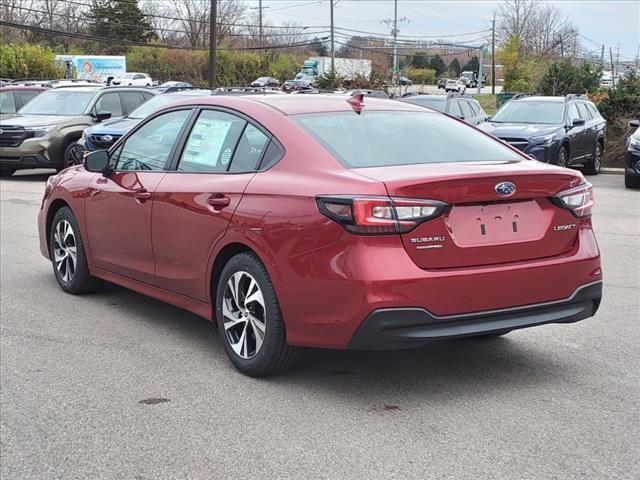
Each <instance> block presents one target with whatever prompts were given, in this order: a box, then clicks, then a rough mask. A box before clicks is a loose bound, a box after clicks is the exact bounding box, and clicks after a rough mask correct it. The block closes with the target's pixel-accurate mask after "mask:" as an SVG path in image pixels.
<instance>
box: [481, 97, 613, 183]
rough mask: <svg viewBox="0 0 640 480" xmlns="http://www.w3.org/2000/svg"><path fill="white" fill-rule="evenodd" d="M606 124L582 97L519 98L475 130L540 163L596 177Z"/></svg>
mask: <svg viewBox="0 0 640 480" xmlns="http://www.w3.org/2000/svg"><path fill="white" fill-rule="evenodd" d="M606 124H607V122H606V120H605V119H604V118H602V116H601V115H600V112H598V109H597V108H596V106H595V105H594V104H593V103H591V102H590V101H589V100H588V99H587V97H586V96H583V95H567V96H566V97H538V96H523V97H520V98H517V99H513V100H510V101H509V102H507V103H505V104H504V105H503V106H502V107H500V109H499V110H498V111H497V112H496V113H495V114H494V115H493V116H492V117H491V118H490V119H489V121H487V122H486V123H483V124H482V125H480V126H479V128H480V129H482V130H484V131H485V132H487V133H490V134H492V135H494V136H496V137H498V138H499V139H501V140H503V141H504V142H506V143H508V144H509V145H511V146H513V147H515V148H517V149H519V150H522V151H523V152H524V153H527V154H529V155H530V156H532V157H534V158H536V159H537V160H540V161H541V162H546V163H554V164H556V165H559V166H561V167H569V166H573V165H582V166H583V167H584V171H585V173H586V174H588V175H597V174H598V173H599V172H600V166H601V163H602V152H603V151H604V136H605V129H606Z"/></svg>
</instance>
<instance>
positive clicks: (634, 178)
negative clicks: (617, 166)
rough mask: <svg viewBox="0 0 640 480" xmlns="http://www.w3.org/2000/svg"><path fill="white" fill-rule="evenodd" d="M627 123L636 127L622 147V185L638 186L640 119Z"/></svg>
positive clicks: (639, 186) (639, 172)
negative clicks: (623, 147)
mask: <svg viewBox="0 0 640 480" xmlns="http://www.w3.org/2000/svg"><path fill="white" fill-rule="evenodd" d="M629 125H630V126H631V127H633V128H635V129H636V131H635V132H633V135H631V136H630V137H629V138H627V144H626V146H625V149H624V186H625V187H627V188H640V128H638V127H640V120H632V121H631V122H630V123H629Z"/></svg>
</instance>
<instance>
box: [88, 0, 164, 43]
mask: <svg viewBox="0 0 640 480" xmlns="http://www.w3.org/2000/svg"><path fill="white" fill-rule="evenodd" d="M89 18H90V20H91V24H90V27H89V33H90V34H91V35H95V36H97V37H103V38H109V39H114V40H125V41H129V42H148V41H149V40H153V39H155V38H157V35H156V33H155V31H154V29H153V26H152V25H151V22H150V21H149V20H148V19H147V17H145V16H144V15H143V13H142V11H141V10H140V6H139V5H138V0H95V1H94V3H93V5H92V6H91V10H90V11H89ZM102 49H103V50H108V51H109V53H123V52H125V51H126V50H127V47H126V46H123V45H117V44H108V45H104V46H103V48H102Z"/></svg>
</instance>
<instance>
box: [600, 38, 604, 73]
mask: <svg viewBox="0 0 640 480" xmlns="http://www.w3.org/2000/svg"><path fill="white" fill-rule="evenodd" d="M600 65H602V69H603V70H604V44H603V45H602V50H601V51H600Z"/></svg>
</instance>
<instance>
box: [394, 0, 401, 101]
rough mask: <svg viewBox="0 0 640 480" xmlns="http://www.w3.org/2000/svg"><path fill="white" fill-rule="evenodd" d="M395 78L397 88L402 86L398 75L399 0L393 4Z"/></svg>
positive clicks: (395, 0)
mask: <svg viewBox="0 0 640 480" xmlns="http://www.w3.org/2000/svg"><path fill="white" fill-rule="evenodd" d="M393 78H394V85H395V87H396V88H397V87H398V86H399V85H400V76H399V75H398V0H394V2H393Z"/></svg>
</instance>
